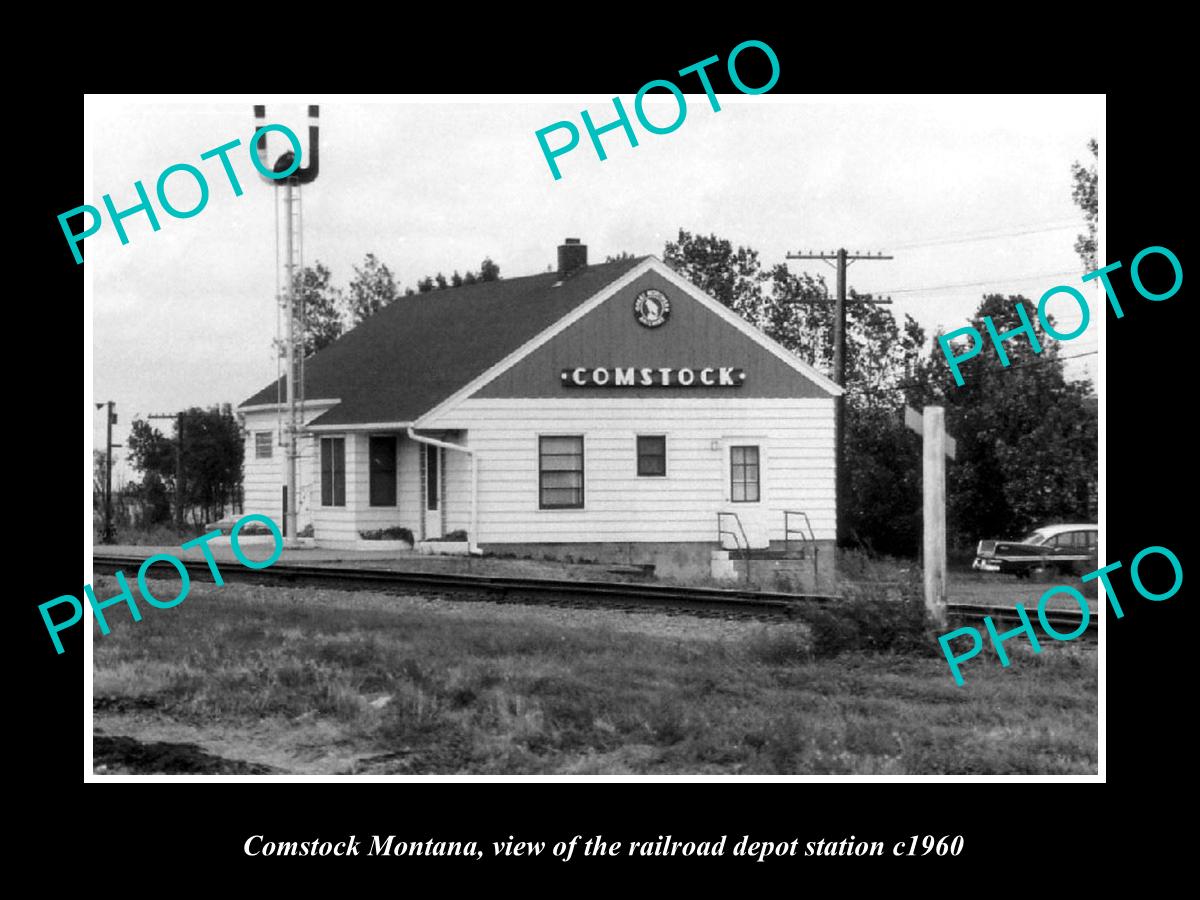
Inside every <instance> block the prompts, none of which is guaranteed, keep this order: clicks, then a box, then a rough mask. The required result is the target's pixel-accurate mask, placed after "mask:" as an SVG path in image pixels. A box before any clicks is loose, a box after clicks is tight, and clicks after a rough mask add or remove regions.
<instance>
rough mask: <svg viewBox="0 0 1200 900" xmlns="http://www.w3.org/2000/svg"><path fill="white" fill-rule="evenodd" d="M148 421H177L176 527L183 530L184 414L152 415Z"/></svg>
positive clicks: (148, 417)
mask: <svg viewBox="0 0 1200 900" xmlns="http://www.w3.org/2000/svg"><path fill="white" fill-rule="evenodd" d="M146 418H147V419H174V420H175V437H176V440H175V527H176V528H177V529H180V530H182V529H183V413H182V412H177V413H152V414H151V415H148V416H146Z"/></svg>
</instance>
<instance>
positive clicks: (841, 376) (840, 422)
mask: <svg viewBox="0 0 1200 900" xmlns="http://www.w3.org/2000/svg"><path fill="white" fill-rule="evenodd" d="M787 258H788V259H819V260H821V261H822V262H825V263H828V264H831V265H832V263H830V260H836V261H837V265H836V266H835V268H836V269H837V297H836V299H835V300H834V307H833V380H834V381H836V382H837V384H838V387H843V388H844V387H845V386H846V304H847V303H873V304H888V303H891V302H892V300H891V298H890V297H889V298H888V299H886V300H847V299H846V269H847V268H848V267H849V266H850V264H851V263H853V262H857V261H858V260H860V259H873V260H878V259H894V257H891V256H884V255H883V254H881V253H865V254H860V253H859V252H858V251H857V250H856V251H854V252H853V253H848V252H847V251H846V249H845V248H844V247H843V248H842V249H840V250H838V251H837V252H835V253H789V254H788V255H787ZM787 302H788V303H800V304H816V305H824V304H827V303H829V301H828V300H827V299H826V300H789V301H787ZM833 418H834V440H835V441H836V449H835V451H834V465H835V466H836V469H835V474H836V478H837V542H838V543H839V544H841V542H842V541H843V540H844V539H845V536H846V528H845V508H846V490H845V487H846V471H845V469H846V467H845V464H844V463H845V459H846V398H845V397H844V396H842V397H836V398H834V401H833Z"/></svg>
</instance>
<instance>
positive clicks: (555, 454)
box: [538, 435, 583, 509]
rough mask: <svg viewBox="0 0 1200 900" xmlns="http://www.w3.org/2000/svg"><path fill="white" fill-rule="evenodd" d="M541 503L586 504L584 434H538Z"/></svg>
mask: <svg viewBox="0 0 1200 900" xmlns="http://www.w3.org/2000/svg"><path fill="white" fill-rule="evenodd" d="M538 506H539V507H540V508H541V509H582V508H583V435H563V436H554V437H540V438H538Z"/></svg>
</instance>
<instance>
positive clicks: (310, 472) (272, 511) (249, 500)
mask: <svg viewBox="0 0 1200 900" xmlns="http://www.w3.org/2000/svg"><path fill="white" fill-rule="evenodd" d="M322 412H324V410H323V409H316V410H306V411H305V416H304V419H305V422H310V421H312V420H313V419H315V418H316V417H317V416H319V415H320V414H321V413H322ZM279 421H280V420H279V418H278V416H277V415H276V414H275V413H274V412H270V411H261V412H248V413H245V424H244V427H245V429H246V432H247V434H246V452H245V456H244V458H243V463H242V472H243V475H242V490H243V507H244V510H245V513H246V514H250V513H257V514H259V515H264V516H268V517H269V518H270V519H272V520H273V521H274V522H275V523H276V524H277V525H279V526H280V528H281V529H282V526H283V490H282V488H283V486H284V485H285V484H287V473H286V471H285V463H286V459H287V457H286V453H287V448H286V447H284V446H282V445H281V444H280V439H279V430H278V429H279ZM259 432H270V433H271V435H272V442H271V456H270V457H269V458H267V459H258V458H257V455H256V453H257V450H256V438H255V435H256V434H257V433H259ZM299 451H300V462H299V465H298V466H297V467H296V469H297V471H296V479H297V484H296V487H297V493H298V496H297V513H298V519H299V526H298V527H299V528H300V529H303V528H304V527H305V526H307V525H308V524H309V523H310V522H311V521H312V508H313V506H315V505H316V504H318V503H319V502H320V499H321V498H320V494H319V493H318V490H319V481H318V478H319V473H320V469H319V468H318V466H319V461H318V460H317V459H316V453H317V447H316V445H315V444H314V443H313V441H312V440H311V439H310V438H308V437H307V436H304V437H302V438H301V439H300V441H299Z"/></svg>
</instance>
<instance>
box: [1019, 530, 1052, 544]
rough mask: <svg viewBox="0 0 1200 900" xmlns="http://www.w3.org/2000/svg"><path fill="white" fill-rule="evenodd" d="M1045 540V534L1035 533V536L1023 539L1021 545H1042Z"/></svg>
mask: <svg viewBox="0 0 1200 900" xmlns="http://www.w3.org/2000/svg"><path fill="white" fill-rule="evenodd" d="M1045 539H1046V534H1045V532H1042V531H1035V532H1034V533H1033V534H1031V535H1029V536H1028V537H1024V538H1021V543H1022V544H1040V543H1041V542H1042V541H1044V540H1045Z"/></svg>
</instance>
